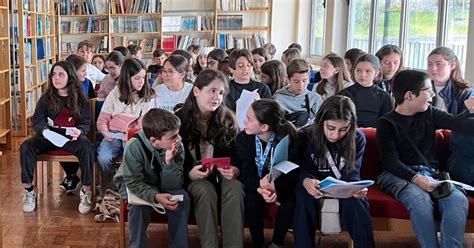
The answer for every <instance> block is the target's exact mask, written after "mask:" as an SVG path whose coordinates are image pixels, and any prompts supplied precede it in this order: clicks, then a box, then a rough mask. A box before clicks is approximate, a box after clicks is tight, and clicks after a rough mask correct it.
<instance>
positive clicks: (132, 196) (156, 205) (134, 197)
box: [126, 188, 166, 214]
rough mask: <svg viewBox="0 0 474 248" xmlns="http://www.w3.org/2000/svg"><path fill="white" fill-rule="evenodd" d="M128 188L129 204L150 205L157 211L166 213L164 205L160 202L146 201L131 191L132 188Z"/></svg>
mask: <svg viewBox="0 0 474 248" xmlns="http://www.w3.org/2000/svg"><path fill="white" fill-rule="evenodd" d="M126 189H127V201H128V203H129V204H132V205H143V206H150V207H152V208H153V209H154V210H155V211H156V212H158V213H160V214H165V213H166V209H165V207H163V205H161V204H160V203H151V202H148V201H145V200H143V199H141V198H140V197H138V196H137V195H135V194H134V193H132V192H130V190H128V188H126Z"/></svg>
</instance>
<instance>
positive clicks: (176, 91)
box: [155, 55, 193, 112]
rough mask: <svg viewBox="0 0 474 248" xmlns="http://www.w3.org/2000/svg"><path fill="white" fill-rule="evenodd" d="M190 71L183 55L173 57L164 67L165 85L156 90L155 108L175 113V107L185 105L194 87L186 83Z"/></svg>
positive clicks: (167, 60)
mask: <svg viewBox="0 0 474 248" xmlns="http://www.w3.org/2000/svg"><path fill="white" fill-rule="evenodd" d="M188 69H189V63H188V60H187V59H186V58H185V57H183V56H181V55H171V56H169V57H168V58H167V59H166V60H165V64H164V65H163V84H160V85H158V86H157V87H156V88H155V92H156V97H155V107H156V108H161V109H166V110H168V111H170V112H173V109H174V106H176V104H178V103H184V101H185V100H186V98H187V97H188V95H189V92H190V91H191V90H192V88H193V85H192V84H190V83H187V82H185V79H186V75H187V72H188Z"/></svg>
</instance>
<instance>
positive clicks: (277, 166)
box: [268, 135, 299, 181]
mask: <svg viewBox="0 0 474 248" xmlns="http://www.w3.org/2000/svg"><path fill="white" fill-rule="evenodd" d="M289 144H290V139H289V137H288V135H287V136H285V137H283V139H281V140H280V142H278V144H277V145H276V146H275V150H272V154H271V161H270V163H271V170H270V174H269V178H268V180H269V181H272V180H276V179H277V178H278V177H279V176H280V175H281V174H282V173H284V174H288V172H290V171H292V170H294V169H296V168H298V167H299V166H298V165H297V164H295V163H293V162H290V161H288V147H289Z"/></svg>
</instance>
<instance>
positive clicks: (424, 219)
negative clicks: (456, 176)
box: [378, 166, 468, 248]
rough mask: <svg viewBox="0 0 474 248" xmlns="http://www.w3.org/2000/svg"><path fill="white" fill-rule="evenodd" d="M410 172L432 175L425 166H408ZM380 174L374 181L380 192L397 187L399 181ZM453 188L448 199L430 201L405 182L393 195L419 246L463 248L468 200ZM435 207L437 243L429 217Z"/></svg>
mask: <svg viewBox="0 0 474 248" xmlns="http://www.w3.org/2000/svg"><path fill="white" fill-rule="evenodd" d="M412 169H414V170H415V171H418V172H419V173H420V174H422V175H425V176H429V175H432V173H433V172H432V170H431V169H430V168H428V167H425V166H417V167H412ZM382 175H385V176H382ZM382 175H381V176H382V177H380V176H379V178H378V181H379V186H380V187H381V189H382V190H384V191H386V190H385V189H384V188H388V189H389V188H390V187H391V186H393V185H394V184H399V180H403V179H401V178H398V177H396V176H393V175H391V176H386V175H387V174H382ZM404 181H405V182H407V181H406V180H404ZM453 188H454V189H453V192H452V193H451V194H450V195H449V196H447V197H444V198H440V199H433V198H432V197H431V196H430V193H428V192H426V191H424V190H423V189H421V188H420V187H418V186H417V185H416V184H413V183H411V182H408V183H407V184H406V186H405V187H404V188H403V189H401V190H400V191H399V193H398V194H397V195H393V196H394V197H395V198H397V199H398V200H399V201H400V202H401V203H402V204H403V205H404V206H405V207H406V208H407V210H408V213H409V215H410V220H411V225H412V227H413V230H414V231H415V235H416V238H417V239H418V242H419V243H420V245H421V247H427V248H428V247H429V248H433V247H443V248H444V247H446V248H448V247H449V248H451V247H463V239H464V229H465V226H466V219H467V209H468V201H467V198H466V196H465V195H464V193H463V192H462V191H461V190H459V189H457V188H456V187H453ZM435 207H437V209H438V211H439V213H440V214H441V240H439V241H438V238H437V236H436V224H435V218H434V214H433V213H434V209H435Z"/></svg>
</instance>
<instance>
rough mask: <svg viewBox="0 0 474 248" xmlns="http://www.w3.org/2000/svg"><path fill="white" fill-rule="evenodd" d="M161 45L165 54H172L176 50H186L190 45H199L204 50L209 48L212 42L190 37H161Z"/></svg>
mask: <svg viewBox="0 0 474 248" xmlns="http://www.w3.org/2000/svg"><path fill="white" fill-rule="evenodd" d="M162 43H163V46H162V49H163V50H164V51H165V52H173V51H174V50H176V49H183V50H186V49H187V48H188V47H189V46H190V45H199V46H200V47H201V49H203V48H204V49H205V48H208V47H210V46H211V44H212V40H209V39H204V38H200V37H193V36H190V35H163V37H162Z"/></svg>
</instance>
